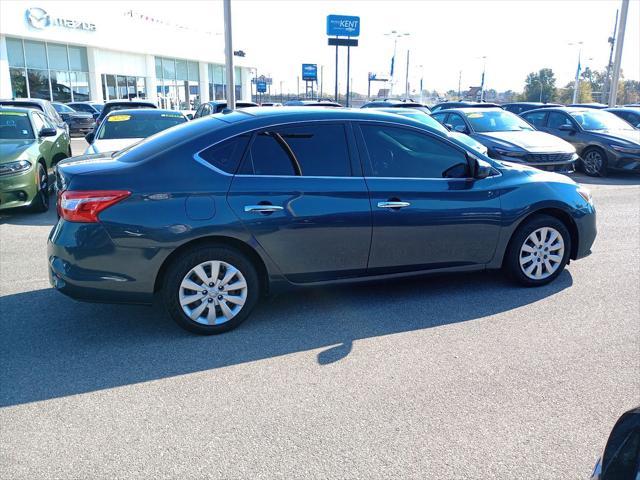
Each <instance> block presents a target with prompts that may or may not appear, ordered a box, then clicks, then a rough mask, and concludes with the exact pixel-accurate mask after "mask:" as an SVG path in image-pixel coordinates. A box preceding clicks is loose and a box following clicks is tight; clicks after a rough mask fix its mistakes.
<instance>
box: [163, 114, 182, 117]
mask: <svg viewBox="0 0 640 480" xmlns="http://www.w3.org/2000/svg"><path fill="white" fill-rule="evenodd" d="M160 116H161V117H166V118H182V115H181V114H179V113H162V114H160Z"/></svg>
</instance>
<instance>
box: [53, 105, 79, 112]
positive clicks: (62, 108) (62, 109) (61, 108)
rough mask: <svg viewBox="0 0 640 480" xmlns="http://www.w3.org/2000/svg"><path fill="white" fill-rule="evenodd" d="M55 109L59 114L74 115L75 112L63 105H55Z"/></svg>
mask: <svg viewBox="0 0 640 480" xmlns="http://www.w3.org/2000/svg"><path fill="white" fill-rule="evenodd" d="M53 108H55V109H56V112H58V113H73V112H75V110H74V109H73V108H71V107H69V106H67V105H65V104H63V103H54V104H53Z"/></svg>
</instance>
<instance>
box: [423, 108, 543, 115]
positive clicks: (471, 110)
mask: <svg viewBox="0 0 640 480" xmlns="http://www.w3.org/2000/svg"><path fill="white" fill-rule="evenodd" d="M544 110H548V108H545V109H544ZM487 111H489V112H505V111H506V110H505V109H504V108H500V107H453V108H443V109H442V110H438V111H437V112H436V113H434V115H440V114H441V113H448V112H457V113H471V112H487ZM530 111H533V110H530ZM509 113H511V112H509ZM527 113H529V112H527Z"/></svg>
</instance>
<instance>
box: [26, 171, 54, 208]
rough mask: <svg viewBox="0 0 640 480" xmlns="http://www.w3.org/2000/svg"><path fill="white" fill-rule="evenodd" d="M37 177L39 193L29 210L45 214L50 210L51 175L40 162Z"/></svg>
mask: <svg viewBox="0 0 640 480" xmlns="http://www.w3.org/2000/svg"><path fill="white" fill-rule="evenodd" d="M36 175H37V176H38V192H37V193H36V196H35V198H34V199H33V200H32V201H31V205H30V206H29V210H30V211H31V212H33V213H43V212H46V211H47V210H49V174H48V173H47V169H46V168H45V167H44V165H42V163H40V162H38V167H37V170H36Z"/></svg>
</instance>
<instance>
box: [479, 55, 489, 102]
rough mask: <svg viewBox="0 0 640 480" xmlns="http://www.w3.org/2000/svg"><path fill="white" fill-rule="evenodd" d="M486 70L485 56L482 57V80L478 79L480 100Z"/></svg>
mask: <svg viewBox="0 0 640 480" xmlns="http://www.w3.org/2000/svg"><path fill="white" fill-rule="evenodd" d="M486 70H487V57H486V56H484V57H482V80H481V81H480V101H481V102H482V101H484V74H485V71H486Z"/></svg>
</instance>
